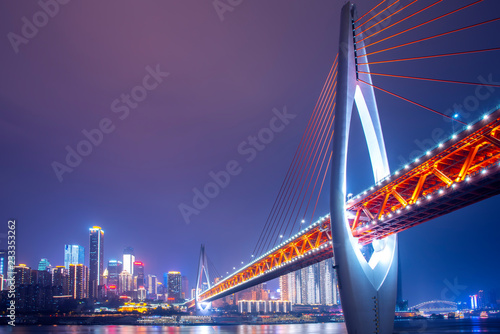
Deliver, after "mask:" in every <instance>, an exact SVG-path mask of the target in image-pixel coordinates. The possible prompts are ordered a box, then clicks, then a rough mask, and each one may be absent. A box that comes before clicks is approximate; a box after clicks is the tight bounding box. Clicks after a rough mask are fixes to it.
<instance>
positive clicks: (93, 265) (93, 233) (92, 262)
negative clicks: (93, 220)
mask: <svg viewBox="0 0 500 334" xmlns="http://www.w3.org/2000/svg"><path fill="white" fill-rule="evenodd" d="M89 231H90V235H89V237H90V238H89V241H90V256H89V257H90V259H89V266H90V267H89V274H90V277H89V293H90V297H92V298H97V291H98V287H99V286H100V285H102V284H103V281H102V280H103V277H102V275H103V272H104V262H103V261H104V231H103V230H102V229H101V228H100V227H99V226H93V227H92V228H90V229H89Z"/></svg>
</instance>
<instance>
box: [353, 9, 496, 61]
mask: <svg viewBox="0 0 500 334" xmlns="http://www.w3.org/2000/svg"><path fill="white" fill-rule="evenodd" d="M479 1H483V0H479ZM471 5H472V4H471ZM464 8H465V7H464ZM498 20H500V18H495V19H491V20H487V21H483V22H479V23H476V24H472V25H469V26H466V27H463V28H459V29H454V30H450V31H447V32H444V33H441V34H437V35H433V36H429V37H425V38H421V39H417V40H415V41H412V42H408V43H404V44H400V45H396V46H393V47H390V48H386V49H382V50H379V51H375V52H371V53H367V54H365V55H364V56H368V55H372V54H376V53H380V52H385V51H388V50H394V49H397V48H400V47H403V46H407V45H412V44H415V43H419V42H423V41H427V40H430V39H434V38H437V37H442V36H445V35H449V34H453V33H456V32H459V31H463V30H467V29H470V28H475V27H478V26H480V25H483V24H487V23H492V22H495V21H498ZM429 22H430V21H429ZM427 23H428V22H426V23H424V24H427ZM424 24H421V25H417V26H415V27H413V28H411V29H415V28H417V27H420V26H422V25H424ZM411 29H407V30H405V31H402V32H400V33H397V34H394V35H392V36H390V37H387V38H384V39H381V40H379V41H377V42H373V43H371V44H368V45H365V46H364V47H361V48H360V49H364V48H367V47H369V46H372V45H374V44H377V43H380V42H382V41H384V40H388V39H389V38H392V37H395V36H397V35H401V34H403V33H405V32H406V31H409V30H411Z"/></svg>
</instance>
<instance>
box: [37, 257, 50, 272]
mask: <svg viewBox="0 0 500 334" xmlns="http://www.w3.org/2000/svg"><path fill="white" fill-rule="evenodd" d="M51 268H52V266H51V265H50V262H49V260H47V259H45V258H44V259H41V260H40V262H39V263H38V270H40V271H47V270H50V269H51Z"/></svg>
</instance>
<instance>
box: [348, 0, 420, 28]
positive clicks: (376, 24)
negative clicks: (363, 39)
mask: <svg viewBox="0 0 500 334" xmlns="http://www.w3.org/2000/svg"><path fill="white" fill-rule="evenodd" d="M417 1H418V0H413V1H412V2H410V3H409V4H407V5H406V6H404V7H403V8H401V9H400V10H397V11H395V12H394V13H392V14H391V15H389V16H387V17H386V18H385V19H382V20H380V21H378V22H377V23H374V24H372V25H371V26H370V27H368V28H366V29H365V30H363V31H361V32H359V33H357V34H356V35H355V37H358V36H359V35H361V34H362V33H364V32H365V31H368V30H370V29H371V28H373V27H376V26H378V25H379V24H381V23H382V22H384V21H385V20H387V19H389V18H391V17H392V16H394V15H396V14H397V13H399V12H401V11H402V10H404V9H406V8H408V7H410V6H411V5H413V4H414V3H415V2H417ZM387 8H389V7H387Z"/></svg>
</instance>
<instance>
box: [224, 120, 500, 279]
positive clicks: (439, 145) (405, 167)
mask: <svg viewBox="0 0 500 334" xmlns="http://www.w3.org/2000/svg"><path fill="white" fill-rule="evenodd" d="M491 113H493V112H491ZM491 113H490V114H491ZM488 117H489V114H485V115H483V117H482V120H487V119H488ZM475 124H476V123H475ZM475 124H474V125H475ZM470 129H472V126H471V125H467V126H466V127H465V130H470ZM465 130H464V131H465ZM456 138H457V134H456V133H455V134H453V135H452V136H451V138H450V139H449V140H448V141H450V140H454V139H456ZM443 145H444V144H443V143H439V144H438V145H437V146H436V147H434V148H433V149H431V150H429V151H427V152H426V153H425V155H423V156H421V157H420V158H423V157H424V156H429V155H430V154H431V153H432V151H433V150H435V149H441V148H442V147H443ZM420 158H416V159H415V161H414V163H415V164H417V163H419V162H420ZM497 166H499V167H500V162H499V163H498V165H497ZM409 168H410V166H409V165H405V166H404V169H405V170H407V169H409ZM400 171H401V170H397V171H396V172H395V173H394V174H393V175H389V176H387V177H385V178H384V179H382V180H380V181H379V182H378V183H377V184H376V187H377V188H378V187H380V186H381V184H382V182H386V181H390V180H391V178H392V176H398V175H399V173H400ZM486 172H487V168H483V169H482V170H481V174H485V173H486ZM469 180H470V176H467V177H466V178H465V181H467V182H468V181H469ZM451 188H452V189H455V188H457V185H456V183H453V184H452V185H451ZM374 190H375V186H372V187H371V188H370V189H369V190H368V189H367V190H365V191H364V192H363V193H362V195H367V194H368V191H374ZM436 192H437V193H438V194H439V195H443V194H444V192H445V188H440V189H439V190H437V191H435V192H433V193H432V194H428V195H427V196H426V197H425V198H426V199H427V200H429V201H430V200H432V196H433V195H434V194H435V193H436ZM362 195H361V194H360V195H357V196H356V197H354V198H352V199H350V200H349V202H352V201H353V200H355V199H359V198H360V197H361V196H362ZM420 203H421V201H420V200H417V201H416V202H415V204H416V205H420ZM411 208H412V206H411V205H406V206H405V209H406V210H411ZM401 213H402V210H401V209H398V210H396V214H397V215H399V214H401ZM386 216H387V217H388V218H392V217H393V214H392V213H389V214H388V215H386ZM386 216H384V215H382V216H381V217H380V219H378V220H373V221H371V225H375V224H377V223H379V222H383V221H384V220H385V217H386ZM328 217H329V215H327V216H325V217H322V218H321V219H320V220H318V221H317V222H315V223H314V224H312V225H309V226H308V227H306V228H305V229H303V230H301V231H300V232H298V233H296V234H295V235H294V236H292V237H290V238H289V239H288V240H286V241H284V242H282V243H281V244H279V245H278V246H276V247H274V248H273V249H271V250H270V251H268V252H267V253H265V254H264V255H261V256H260V257H259V258H257V259H255V260H253V261H252V262H250V263H249V264H247V265H246V266H245V267H243V268H241V269H240V270H238V271H235V272H234V273H232V274H231V275H229V272H227V273H226V274H228V275H229V276H227V277H226V278H225V279H223V280H222V281H221V282H220V283H219V284H221V283H223V282H224V281H226V280H227V279H228V278H229V277H231V276H234V275H235V274H237V273H238V272H240V271H242V270H244V269H246V268H248V267H249V266H251V265H253V264H255V263H256V262H258V261H260V260H261V259H263V258H264V257H267V256H268V255H270V254H271V253H273V252H275V251H276V250H278V249H280V248H281V247H283V246H284V245H286V244H288V243H289V242H290V241H292V240H293V239H295V238H297V237H299V236H300V235H303V234H304V233H306V232H307V231H309V230H310V229H311V228H313V227H316V226H318V225H319V224H320V223H322V222H324V221H325V219H327V218H328ZM301 223H305V220H302V221H301ZM369 227H370V223H368V224H364V225H362V226H359V227H358V228H357V229H356V230H357V231H360V232H361V231H362V230H366V229H367V228H369ZM280 238H283V235H280ZM329 244H332V242H331V241H330V242H329ZM323 247H326V244H323V245H322V246H320V247H319V248H315V249H311V250H309V251H308V252H306V253H305V254H302V255H299V256H297V257H295V258H293V259H292V260H291V261H296V260H297V259H299V258H302V257H304V255H308V254H309V253H312V252H315V251H317V250H319V249H322V248H323ZM251 257H252V258H253V257H254V255H253V254H252V255H251ZM286 262H288V261H286ZM241 264H244V263H243V261H242V262H241ZM282 266H283V265H279V266H277V267H274V268H273V269H271V271H273V270H275V269H278V268H280V267H282ZM235 269H236V267H233V270H235ZM260 275H263V273H260V274H258V275H256V276H254V277H252V278H250V279H254V278H256V277H258V276H260Z"/></svg>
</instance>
